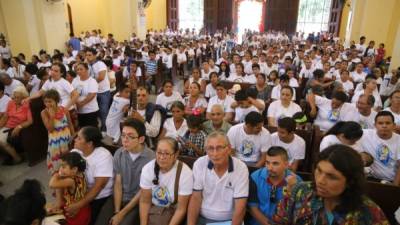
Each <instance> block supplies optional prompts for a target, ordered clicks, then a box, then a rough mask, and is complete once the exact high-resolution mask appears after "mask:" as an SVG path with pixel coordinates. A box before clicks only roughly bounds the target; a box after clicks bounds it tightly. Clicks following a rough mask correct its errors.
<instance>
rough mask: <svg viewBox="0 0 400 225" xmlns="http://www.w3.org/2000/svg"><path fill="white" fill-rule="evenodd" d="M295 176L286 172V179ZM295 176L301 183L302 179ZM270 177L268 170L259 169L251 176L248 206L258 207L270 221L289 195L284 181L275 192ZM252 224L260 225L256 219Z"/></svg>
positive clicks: (288, 171)
mask: <svg viewBox="0 0 400 225" xmlns="http://www.w3.org/2000/svg"><path fill="white" fill-rule="evenodd" d="M293 174H294V173H293V172H291V171H290V170H286V171H285V178H286V177H288V176H289V175H293ZM294 175H295V174H294ZM295 176H296V178H297V182H300V181H301V178H300V177H299V176H297V175H295ZM268 177H269V173H268V170H267V168H261V169H258V170H256V171H254V172H253V173H252V174H251V179H250V191H249V201H248V205H249V206H250V207H257V208H258V209H259V210H260V211H261V212H262V213H263V214H264V215H265V216H266V217H267V218H268V219H271V218H272V216H273V215H274V214H275V213H276V207H277V205H278V203H279V202H280V201H281V200H282V199H283V197H284V196H285V195H286V194H287V188H286V181H285V179H284V180H282V183H281V184H278V185H277V186H275V190H273V189H274V188H273V185H272V184H271V182H269V180H268ZM272 192H275V193H272ZM272 198H274V199H272ZM250 223H251V224H252V225H258V224H259V223H258V222H257V221H256V220H255V219H252V220H251V221H250Z"/></svg>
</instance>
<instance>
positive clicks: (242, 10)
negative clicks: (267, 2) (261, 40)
mask: <svg viewBox="0 0 400 225" xmlns="http://www.w3.org/2000/svg"><path fill="white" fill-rule="evenodd" d="M262 9H263V2H262V1H255V0H244V1H241V2H240V3H239V8H238V24H237V28H238V41H239V43H241V42H242V38H243V34H244V33H245V31H246V30H250V31H257V32H258V31H260V25H261V23H262Z"/></svg>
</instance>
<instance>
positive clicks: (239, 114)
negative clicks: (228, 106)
mask: <svg viewBox="0 0 400 225" xmlns="http://www.w3.org/2000/svg"><path fill="white" fill-rule="evenodd" d="M250 112H260V111H259V110H258V109H257V108H256V107H255V106H254V105H252V106H250V107H249V108H241V107H236V108H235V122H238V123H242V122H244V119H245V118H246V116H247V114H249V113H250Z"/></svg>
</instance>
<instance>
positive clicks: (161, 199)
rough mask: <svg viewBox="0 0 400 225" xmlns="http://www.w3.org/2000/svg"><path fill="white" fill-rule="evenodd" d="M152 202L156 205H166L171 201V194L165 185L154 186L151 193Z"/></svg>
mask: <svg viewBox="0 0 400 225" xmlns="http://www.w3.org/2000/svg"><path fill="white" fill-rule="evenodd" d="M152 195H153V196H152V197H153V203H154V204H155V205H158V206H168V205H169V204H170V203H171V202H172V199H171V194H170V193H169V191H168V188H167V187H160V186H156V187H155V188H154V189H153V193H152Z"/></svg>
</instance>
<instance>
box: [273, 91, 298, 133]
mask: <svg viewBox="0 0 400 225" xmlns="http://www.w3.org/2000/svg"><path fill="white" fill-rule="evenodd" d="M292 96H293V89H292V88H291V87H289V86H283V87H282V88H281V94H280V100H276V101H273V102H272V103H271V104H270V105H269V107H268V126H270V127H276V125H277V121H278V120H279V119H280V118H283V117H292V116H293V115H294V114H295V113H297V112H301V108H300V106H299V105H298V104H297V103H294V102H293V101H292Z"/></svg>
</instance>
